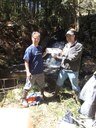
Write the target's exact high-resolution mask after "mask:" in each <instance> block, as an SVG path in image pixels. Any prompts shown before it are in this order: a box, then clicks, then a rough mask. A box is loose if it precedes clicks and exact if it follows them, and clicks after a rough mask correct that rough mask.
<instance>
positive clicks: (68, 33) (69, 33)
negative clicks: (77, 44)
mask: <svg viewBox="0 0 96 128" xmlns="http://www.w3.org/2000/svg"><path fill="white" fill-rule="evenodd" d="M66 35H75V32H74V31H72V30H68V31H67V33H66Z"/></svg>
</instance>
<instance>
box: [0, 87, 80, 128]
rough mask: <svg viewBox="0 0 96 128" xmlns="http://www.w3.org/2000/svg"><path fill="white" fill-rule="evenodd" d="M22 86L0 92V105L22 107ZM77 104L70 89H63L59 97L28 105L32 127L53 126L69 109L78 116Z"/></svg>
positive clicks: (53, 127) (49, 127)
mask: <svg viewBox="0 0 96 128" xmlns="http://www.w3.org/2000/svg"><path fill="white" fill-rule="evenodd" d="M22 87H23V85H20V86H19V87H18V88H16V89H12V90H9V91H8V92H7V93H6V94H5V96H4V95H3V94H0V107H1V108H2V107H15V108H16V107H17V108H22V106H21V104H20V97H21V94H22ZM79 106H80V104H76V102H75V100H74V99H73V98H72V97H71V90H67V89H65V90H64V92H63V91H62V92H61V93H60V95H59V98H56V99H51V100H50V99H49V100H47V101H45V102H43V103H42V104H40V105H36V106H31V107H29V109H30V114H31V118H32V128H46V127H47V128H55V127H56V124H57V122H58V120H59V119H60V118H62V117H63V116H64V114H65V113H66V111H67V110H70V111H71V112H72V113H73V115H74V116H75V117H76V116H78V109H79ZM22 109H24V108H22Z"/></svg>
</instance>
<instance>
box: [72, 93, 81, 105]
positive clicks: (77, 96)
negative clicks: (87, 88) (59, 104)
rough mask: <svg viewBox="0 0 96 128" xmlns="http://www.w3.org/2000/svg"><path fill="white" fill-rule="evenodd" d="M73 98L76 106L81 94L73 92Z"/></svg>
mask: <svg viewBox="0 0 96 128" xmlns="http://www.w3.org/2000/svg"><path fill="white" fill-rule="evenodd" d="M72 97H73V99H74V100H75V102H76V104H78V103H79V92H76V91H72Z"/></svg>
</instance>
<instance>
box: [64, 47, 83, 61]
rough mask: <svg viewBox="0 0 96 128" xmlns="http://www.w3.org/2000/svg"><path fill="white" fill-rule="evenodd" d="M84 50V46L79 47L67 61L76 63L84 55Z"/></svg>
mask: <svg viewBox="0 0 96 128" xmlns="http://www.w3.org/2000/svg"><path fill="white" fill-rule="evenodd" d="M82 49H83V46H82V45H78V46H77V48H76V51H74V52H73V53H72V54H69V55H68V56H67V57H66V59H65V61H66V62H67V61H71V62H72V61H76V60H77V59H78V58H79V57H80V56H81V54H82Z"/></svg>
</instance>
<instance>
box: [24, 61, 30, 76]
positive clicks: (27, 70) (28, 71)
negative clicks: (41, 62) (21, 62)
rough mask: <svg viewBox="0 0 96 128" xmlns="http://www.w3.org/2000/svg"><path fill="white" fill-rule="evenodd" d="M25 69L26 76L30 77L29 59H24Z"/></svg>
mask: <svg viewBox="0 0 96 128" xmlns="http://www.w3.org/2000/svg"><path fill="white" fill-rule="evenodd" d="M25 69H26V76H27V77H28V78H30V76H31V73H30V70H29V61H26V60H25Z"/></svg>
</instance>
